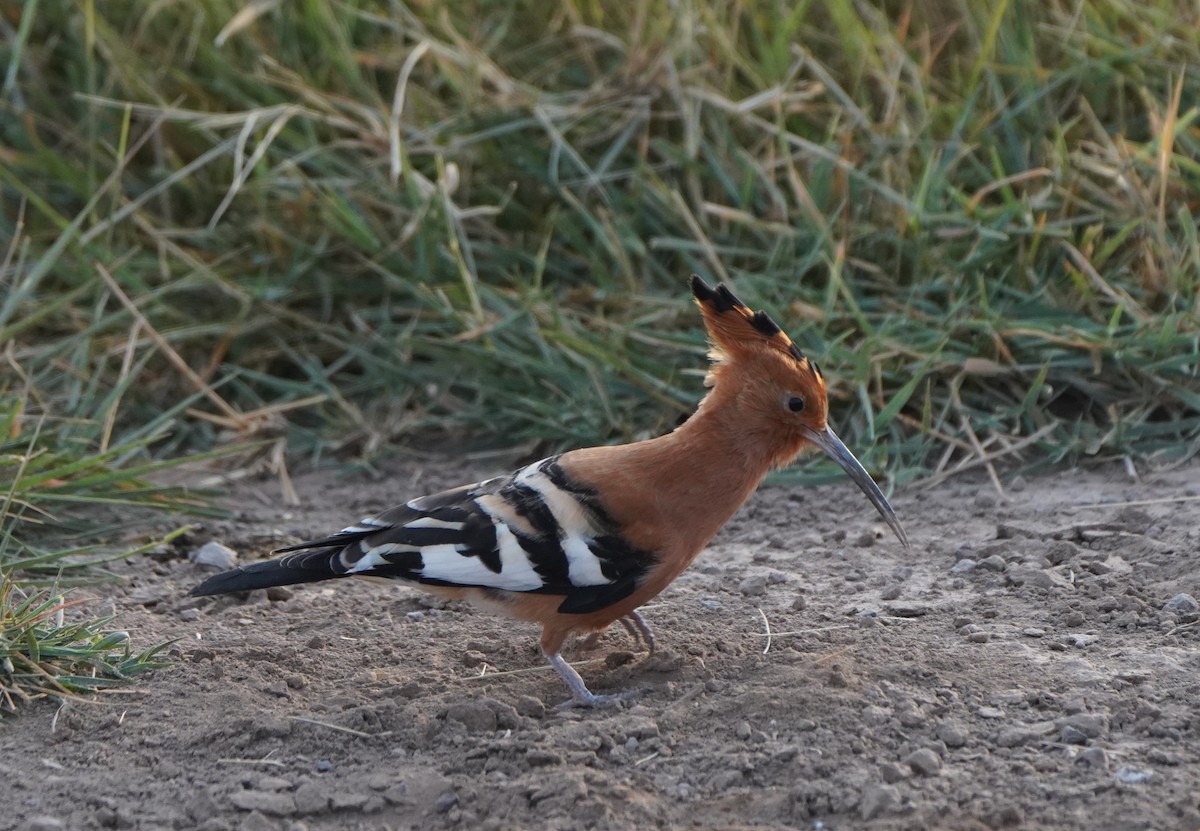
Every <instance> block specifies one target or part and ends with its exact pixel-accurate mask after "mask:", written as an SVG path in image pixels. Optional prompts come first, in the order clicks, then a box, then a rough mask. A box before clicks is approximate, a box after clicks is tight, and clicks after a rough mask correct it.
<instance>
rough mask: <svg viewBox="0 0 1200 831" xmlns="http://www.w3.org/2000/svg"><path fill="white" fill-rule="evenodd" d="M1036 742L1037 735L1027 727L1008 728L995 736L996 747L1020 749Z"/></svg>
mask: <svg viewBox="0 0 1200 831" xmlns="http://www.w3.org/2000/svg"><path fill="white" fill-rule="evenodd" d="M1037 740H1038V733H1037V731H1036V730H1032V729H1030V728H1029V727H1008V728H1005V729H1004V730H1001V731H1000V732H999V733H997V734H996V745H997V746H998V747H1020V746H1021V745H1023V744H1030V743H1032V742H1036V741H1037Z"/></svg>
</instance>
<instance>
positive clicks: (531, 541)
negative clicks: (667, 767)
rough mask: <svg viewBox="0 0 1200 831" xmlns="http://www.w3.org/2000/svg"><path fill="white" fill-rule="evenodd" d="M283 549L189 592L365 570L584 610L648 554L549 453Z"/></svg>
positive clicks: (624, 584)
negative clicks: (547, 599) (543, 598)
mask: <svg viewBox="0 0 1200 831" xmlns="http://www.w3.org/2000/svg"><path fill="white" fill-rule="evenodd" d="M285 552H286V556H284V557H280V558H278V559H276V560H270V561H267V562H263V563H255V564H253V565H250V566H245V567H242V568H239V569H235V570H233V571H228V572H225V573H223V574H218V575H215V576H214V577H211V578H209V579H208V580H206V581H204V583H202V584H201V585H200V586H198V587H197V588H196V589H195V590H194V591H193V592H192V593H193V594H219V593H222V592H227V591H246V590H248V589H255V588H265V587H268V586H277V585H288V584H291V583H303V582H309V581H314V580H325V579H330V578H334V577H348V576H351V575H368V576H375V577H389V578H394V579H400V580H407V581H411V582H416V583H423V584H427V585H435V586H453V587H464V588H479V589H485V590H489V591H493V592H497V593H504V592H514V593H526V592H531V593H538V594H551V595H562V596H563V602H562V604H561V605H560V606H559V611H560V612H563V613H567V614H572V613H573V614H583V613H586V612H592V611H596V610H598V609H602V608H604V607H606V606H609V605H611V604H613V603H616V602H618V601H620V600H622V599H623V598H625V597H627V596H628V595H629V594H630V593H632V592H633V590H634V589H635V588H636V587H637V585H638V582H639V581H640V580H641V578H642V577H643V576H644V575H645V573H646V572H647V571H648V570H649V569H650V567H651V566H652V565H653V563H654V561H655V557H654V556H653V554H651V553H649V552H646V551H642V550H639V549H637V548H635V547H634V546H632V545H630V544H629V543H628V542H627V541H626V540H624V539H623V538H622V537H621V534H620V529H619V528H617V527H616V524H615V523H614V522H613V520H612V518H611V517H610V516H609V515H608V513H607V512H606V511H605V510H604V506H603V505H602V504H601V502H600V500H599V499H598V497H597V495H596V493H595V490H594V489H592V488H588V487H586V486H583V485H581V484H580V483H577V482H574V481H573V480H571V478H570V477H569V476H567V475H566V473H565V471H564V470H563V468H562V466H561V465H560V464H559V461H558V457H557V456H552V457H550V458H548V459H543V460H542V461H540V462H535V463H533V464H531V465H528V466H526V467H524V468H522V469H520V470H518V471H517V472H516V473H513V474H511V475H509V476H500V477H496V478H494V479H488V480H486V481H483V482H479V483H476V484H473V485H464V486H462V487H459V488H454V489H453V490H448V491H443V492H441V493H436V494H432V495H430V496H424V497H421V498H419V499H413V500H411V501H410V502H407V503H405V504H404V505H399V506H397V507H395V508H392V509H390V510H387V511H384V512H383V513H381V514H378V515H377V516H373V517H369V518H367V519H363V520H360V521H359V522H357V523H355V524H354V525H351V526H350V527H348V528H345V529H343V530H342V531H339V532H338V533H337V534H334V535H333V536H331V537H326V538H324V539H320V540H314V541H312V542H305V543H301V544H299V545H294V546H290V547H288V548H283V549H280V553H285Z"/></svg>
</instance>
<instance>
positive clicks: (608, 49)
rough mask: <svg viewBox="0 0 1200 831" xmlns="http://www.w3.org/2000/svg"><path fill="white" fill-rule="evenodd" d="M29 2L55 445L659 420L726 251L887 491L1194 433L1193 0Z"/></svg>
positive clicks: (46, 386)
mask: <svg viewBox="0 0 1200 831" xmlns="http://www.w3.org/2000/svg"><path fill="white" fill-rule="evenodd" d="M0 19H2V20H3V23H4V26H3V28H2V29H0V43H2V45H0V73H2V78H3V81H2V82H0V83H2V86H0V238H8V239H10V240H11V243H10V244H9V245H8V246H7V247H4V246H0V248H2V249H3V251H4V254H3V258H2V259H0V282H2V284H3V286H4V289H5V290H4V293H3V296H2V298H0V344H3V345H4V346H5V352H4V354H3V356H0V358H2V365H0V393H2V394H3V395H4V396H5V401H6V402H9V403H6V405H5V407H6V409H5V412H10V413H11V412H16V415H15V416H13V418H14V419H16V420H15V421H13V422H11V426H12V427H13V429H14V430H16V433H15V434H11V435H10V436H9V441H10V443H11V442H17V443H20V442H23V441H26V440H27V438H28V436H29V435H30V429H31V428H30V425H33V424H42V425H44V426H43V427H42V428H41V430H42V435H43V436H45V437H46V444H45V447H46V452H47V453H48V454H49V457H48V460H49V458H58V459H63V460H65V461H64V462H63V463H65V464H71V460H78V461H79V462H80V463H86V462H87V461H88V460H89V459H90V460H92V461H94V462H95V464H96V465H97V470H101V469H103V470H125V471H128V472H130V475H131V476H132V478H133V479H138V480H139V481H142V478H141V477H142V474H141V473H138V471H140V470H148V468H147V466H152V465H154V464H155V463H156V460H162V459H169V458H173V457H175V456H177V455H179V454H181V453H184V452H208V451H210V450H212V449H214V448H219V447H222V446H224V445H225V443H226V442H227V441H229V439H230V438H231V437H232V438H233V439H240V440H249V439H255V440H264V441H273V442H276V443H277V442H279V441H282V440H285V439H286V441H287V442H288V446H289V447H290V449H291V451H292V453H293V455H294V456H295V455H303V456H306V457H308V458H313V459H316V458H319V457H320V456H322V455H333V456H336V457H338V458H348V457H349V458H363V459H366V460H369V459H370V458H372V457H373V456H374V455H375V454H377V453H379V452H382V451H384V450H386V449H388V448H393V447H397V446H406V445H409V446H420V447H428V446H430V445H431V444H439V445H441V446H445V444H446V442H447V439H449V440H450V441H451V442H452V444H453V446H455V447H462V446H477V445H490V446H502V445H504V446H514V445H515V446H518V447H522V448H525V449H527V451H528V453H529V454H531V455H532V454H534V453H537V452H542V451H546V450H550V449H554V448H562V447H568V446H574V445H579V444H584V443H592V442H605V441H616V440H624V439H628V438H633V437H638V436H643V435H648V434H653V433H656V432H659V431H662V430H664V429H668V428H669V427H670V426H672V425H673V424H675V423H676V422H677V421H678V419H679V418H680V417H682V416H683V415H685V414H686V413H687V412H689V411H690V408H691V407H692V405H693V403H694V401H695V400H696V399H697V398H698V397H699V395H700V393H701V388H700V377H701V375H702V373H703V353H704V347H703V343H702V334H701V332H700V329H699V321H698V316H697V314H696V313H695V311H694V310H693V309H692V308H691V307H690V305H689V301H688V298H687V297H686V290H685V283H684V280H685V278H686V276H687V275H688V274H689V273H691V272H693V271H696V272H699V273H701V274H703V275H705V276H707V277H709V278H712V279H729V280H732V282H733V283H734V285H735V287H736V289H737V291H738V292H739V293H740V294H741V295H742V296H743V297H744V299H746V300H747V301H748V302H750V303H752V304H753V305H755V306H758V307H765V308H767V309H768V310H769V311H770V312H771V313H772V314H773V315H774V316H775V317H776V318H777V319H778V320H779V322H780V323H781V324H783V325H784V326H785V328H786V329H787V330H789V331H790V332H791V333H792V334H793V336H794V337H795V338H796V340H797V341H798V342H799V343H800V344H801V345H802V346H803V347H804V348H806V349H807V350H808V351H809V352H811V353H812V354H814V355H815V356H817V357H818V358H819V359H820V361H821V364H822V366H823V367H824V368H825V371H826V375H827V377H828V378H829V380H830V384H831V394H832V396H833V398H834V401H833V404H832V410H833V413H834V421H835V424H836V426H837V427H838V429H839V431H840V432H841V434H842V435H843V437H844V438H845V439H846V441H847V443H848V444H849V445H850V446H851V447H853V448H854V449H855V450H856V451H859V452H860V453H861V455H862V456H863V458H864V461H866V462H867V464H868V466H869V467H871V468H872V470H873V471H875V472H876V473H877V474H878V475H880V476H881V477H885V478H887V479H889V480H891V482H893V483H901V484H902V483H905V482H908V481H912V480H914V479H918V478H922V477H928V476H939V475H944V474H946V473H949V472H953V471H956V470H961V469H964V468H965V467H967V466H972V465H976V466H977V465H981V464H991V463H992V462H996V463H1006V464H1015V465H1024V466H1037V465H1045V464H1055V463H1064V462H1070V463H1078V462H1080V461H1085V460H1096V461H1106V460H1113V459H1119V458H1122V457H1135V458H1137V459H1145V460H1148V461H1149V462H1150V463H1151V464H1155V465H1158V464H1169V463H1174V462H1176V461H1178V460H1181V459H1186V458H1188V457H1190V456H1193V455H1194V454H1195V453H1196V452H1197V450H1200V310H1198V307H1197V300H1196V298H1197V294H1198V292H1197V289H1198V283H1200V234H1198V232H1197V215H1198V214H1200V123H1198V117H1200V109H1198V106H1200V72H1198V71H1197V70H1196V67H1197V66H1200V45H1198V44H1197V40H1196V37H1195V32H1196V31H1197V28H1198V27H1200V20H1198V19H1197V12H1196V8H1195V5H1194V4H1192V3H1185V2H1178V1H1177V2H1170V1H1169V0H1149V2H1143V3H1134V2H1132V1H1131V0H1097V2H1089V3H1082V4H1081V3H1076V2H1070V3H1068V2H1048V3H1043V2H1033V0H1007V1H1006V2H998V3H983V2H978V1H977V0H957V1H956V2H955V0H951V1H950V2H932V1H931V0H930V1H928V2H914V3H886V4H871V3H864V2H859V3H854V2H849V0H832V2H828V3H799V4H792V3H782V2H748V1H743V0H690V1H688V2H679V3H667V2H665V0H662V1H661V2H652V0H642V2H633V3H624V2H621V3H618V2H604V0H595V2H583V3H581V2H567V3H563V4H544V3H531V2H517V3H513V2H508V1H507V0H503V2H502V0H475V2H461V3H460V2H455V3H449V2H429V3H421V4H411V5H404V4H400V3H390V2H356V0H346V2H338V3H289V2H283V3H275V4H271V3H265V4H264V3H258V4H249V5H248V4H244V3H242V2H235V1H234V0H201V2H197V3H192V4H187V5H185V6H180V5H161V4H158V5H155V4H101V3H92V2H85V3H72V2H66V0H38V2H33V0H31V2H28V3H25V4H23V5H22V4H7V5H2V6H0ZM14 407H16V408H18V409H16V410H14V409H13V408H14ZM79 412H84V413H87V415H86V416H85V417H83V418H78V419H77V418H76V417H75V414H76V413H79ZM164 412H166V413H169V415H167V416H164V415H163V413H164ZM11 432H12V431H10V433H11ZM113 436H118V437H123V439H122V440H123V441H127V442H129V443H130V444H129V445H128V446H129V447H130V448H131V453H130V454H128V455H124V456H120V457H119V458H114V457H113V456H112V455H111V453H109V454H108V455H106V453H107V448H109V447H112V444H111V438H112V437H113ZM276 446H278V445H276ZM5 452H6V453H10V454H16V455H19V454H20V453H21V452H22V451H19V450H13V449H9V450H6V451H5ZM118 455H120V454H118ZM39 458H40V457H39ZM823 471H824V468H820V467H818V468H816V469H814V470H813V471H808V470H807V469H805V470H804V471H802V472H801V474H800V475H801V476H802V477H804V478H808V479H815V478H819V477H821V476H823V475H824V473H823ZM26 481H34V483H35V484H36V480H29V479H27V480H26ZM133 487H134V490H135V492H136V490H137V487H139V486H133ZM41 493H42V494H43V495H45V494H46V493H47V491H46V489H45V488H43V489H42V491H41ZM50 495H51V497H52V498H53V497H54V496H55V495H54V494H50ZM136 498H141V496H140V495H139V496H137V497H136ZM28 516H32V514H28ZM14 533H15V532H10V533H8V536H6V538H5V539H6V542H7V544H8V545H10V546H13V545H27V543H25V542H23V540H24V539H25V537H24V536H22V537H21V538H20V539H19V540H17V541H16V542H13V541H12V539H13V537H14ZM51 541H53V537H51ZM67 547H68V546H59V548H58V549H55V550H65V549H66V548H67ZM10 559H11V555H10Z"/></svg>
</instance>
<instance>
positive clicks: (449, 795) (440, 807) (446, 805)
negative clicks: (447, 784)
mask: <svg viewBox="0 0 1200 831" xmlns="http://www.w3.org/2000/svg"><path fill="white" fill-rule="evenodd" d="M456 805H458V794H456V793H455V792H454V791H446V792H445V793H444V794H442V795H441V796H439V797H438V798H437V802H435V803H433V809H434V810H435V811H437V812H438V813H439V814H444V813H446V812H447V811H449V810H450V809H451V808H453V807H455V806H456Z"/></svg>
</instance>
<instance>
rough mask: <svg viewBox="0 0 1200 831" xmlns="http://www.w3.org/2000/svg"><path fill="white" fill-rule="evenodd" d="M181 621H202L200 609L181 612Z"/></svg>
mask: <svg viewBox="0 0 1200 831" xmlns="http://www.w3.org/2000/svg"><path fill="white" fill-rule="evenodd" d="M179 619H180V620H186V621H188V622H189V623H190V622H191V621H193V620H199V619H200V610H199V609H184V610H183V611H181V612H180V613H179Z"/></svg>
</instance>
